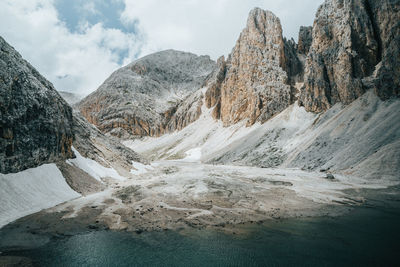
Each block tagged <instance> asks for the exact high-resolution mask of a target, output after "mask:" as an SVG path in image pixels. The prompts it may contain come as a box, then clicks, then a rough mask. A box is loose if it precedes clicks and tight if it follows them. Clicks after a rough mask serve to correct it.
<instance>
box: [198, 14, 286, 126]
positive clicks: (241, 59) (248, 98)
mask: <svg viewBox="0 0 400 267" xmlns="http://www.w3.org/2000/svg"><path fill="white" fill-rule="evenodd" d="M286 60H287V58H286V55H285V43H284V39H283V37H282V27H281V23H280V21H279V19H278V18H277V17H276V16H275V15H274V14H272V13H271V12H269V11H264V10H261V9H259V8H255V9H253V10H252V11H251V12H250V14H249V18H248V21H247V26H246V28H245V29H244V30H243V31H242V33H241V34H240V37H239V40H238V41H237V43H236V46H235V47H234V48H233V50H232V53H231V54H230V56H229V57H228V59H227V61H226V67H225V66H224V64H223V63H222V61H221V64H220V68H219V74H218V75H217V77H219V78H217V79H216V80H215V82H214V83H211V84H209V88H210V89H209V92H207V93H206V103H207V105H208V106H212V104H215V105H217V106H216V108H215V110H214V111H215V112H214V114H215V117H219V116H220V118H221V120H222V121H223V123H224V125H225V126H227V125H231V124H235V123H237V122H239V121H241V120H247V125H252V124H254V123H255V122H256V121H260V122H265V121H266V120H268V119H269V118H271V117H272V116H273V115H275V114H277V113H279V112H280V111H282V110H283V109H285V108H286V107H287V106H288V105H289V104H290V101H291V97H290V93H291V89H290V86H289V85H288V83H289V80H288V76H287V73H286V72H285V71H284V69H283V68H284V67H285V66H286V64H285V62H286ZM223 76H225V77H224V80H223V81H222V82H221V80H222V77H223ZM219 98H220V103H219ZM218 107H219V109H218Z"/></svg>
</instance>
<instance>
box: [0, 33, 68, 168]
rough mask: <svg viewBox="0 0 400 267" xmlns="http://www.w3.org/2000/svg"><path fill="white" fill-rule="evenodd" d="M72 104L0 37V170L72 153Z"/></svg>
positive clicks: (58, 157) (31, 165) (45, 160)
mask: <svg viewBox="0 0 400 267" xmlns="http://www.w3.org/2000/svg"><path fill="white" fill-rule="evenodd" d="M73 139H74V133H73V118H72V108H71V107H70V106H69V105H68V104H67V103H66V102H65V101H64V99H62V98H61V97H60V95H59V94H58V93H57V91H56V90H55V89H54V87H53V85H52V84H51V83H50V82H49V81H47V80H46V79H45V78H43V77H42V76H41V75H40V74H39V72H38V71H37V70H36V69H34V68H33V67H32V66H31V65H30V64H29V63H28V62H27V61H25V60H24V59H23V58H22V57H21V55H20V54H19V53H18V52H17V51H15V50H14V48H13V47H11V46H10V45H9V44H8V43H7V42H6V41H5V40H4V39H3V38H1V37H0V151H1V152H0V172H1V173H9V172H18V171H22V170H24V169H27V168H32V167H36V166H38V165H40V164H43V163H48V162H55V161H58V160H63V159H67V158H70V157H72V156H73V152H72V150H71V146H72V142H73Z"/></svg>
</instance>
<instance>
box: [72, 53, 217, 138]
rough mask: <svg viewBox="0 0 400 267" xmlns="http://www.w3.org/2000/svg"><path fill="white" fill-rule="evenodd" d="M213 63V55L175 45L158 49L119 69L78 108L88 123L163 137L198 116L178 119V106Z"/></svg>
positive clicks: (104, 128) (112, 130) (121, 134)
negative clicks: (200, 53)
mask: <svg viewBox="0 0 400 267" xmlns="http://www.w3.org/2000/svg"><path fill="white" fill-rule="evenodd" d="M214 68H215V62H214V61H212V60H211V59H210V58H209V57H208V56H196V55H194V54H191V53H185V52H179V51H174V50H167V51H162V52H158V53H155V54H152V55H149V56H146V57H144V58H141V59H139V60H137V61H135V62H133V63H131V64H129V65H127V66H126V67H123V68H121V69H119V70H117V71H116V72H114V73H113V74H112V75H111V76H110V77H109V78H108V79H107V80H106V81H105V82H104V83H103V84H102V85H101V86H100V88H99V89H98V90H96V91H95V92H94V93H92V94H90V95H89V96H88V97H86V98H85V99H83V100H82V101H81V102H80V103H79V110H80V111H81V113H82V115H83V116H84V117H85V118H86V119H87V120H88V121H89V122H91V123H93V124H94V125H96V126H97V127H98V128H99V129H100V130H101V131H103V132H105V133H110V134H111V135H115V136H118V137H129V136H132V135H139V136H158V135H161V134H163V133H165V132H168V131H169V130H174V129H176V128H175V127H177V128H181V127H184V126H186V123H189V122H190V121H191V120H192V119H195V117H193V116H189V117H187V116H185V118H176V115H175V111H177V110H178V105H179V104H180V103H181V102H182V101H183V100H184V99H186V98H187V97H188V96H189V95H190V94H191V93H193V92H195V91H196V90H197V89H199V88H200V87H201V86H202V85H203V84H204V82H205V80H206V78H207V77H208V75H210V73H211V72H212V71H213V70H214ZM174 115H175V116H174ZM183 115H184V114H183ZM171 118H174V119H173V121H171V122H170V120H171Z"/></svg>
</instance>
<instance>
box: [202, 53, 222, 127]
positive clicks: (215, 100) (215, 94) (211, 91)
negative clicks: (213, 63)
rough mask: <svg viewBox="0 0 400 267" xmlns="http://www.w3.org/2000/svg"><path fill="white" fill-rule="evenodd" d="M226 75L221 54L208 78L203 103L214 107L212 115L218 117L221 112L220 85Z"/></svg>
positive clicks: (208, 106)
mask: <svg viewBox="0 0 400 267" xmlns="http://www.w3.org/2000/svg"><path fill="white" fill-rule="evenodd" d="M225 77H226V61H225V57H224V56H222V57H220V58H219V59H218V60H217V69H216V71H214V72H213V74H212V75H211V76H210V77H209V78H208V80H207V85H208V89H207V91H206V94H205V105H206V107H207V108H211V107H214V109H213V113H212V115H213V117H214V118H215V119H219V118H220V116H221V114H220V110H221V86H222V83H223V82H224V80H225Z"/></svg>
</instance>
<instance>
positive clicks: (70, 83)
mask: <svg viewBox="0 0 400 267" xmlns="http://www.w3.org/2000/svg"><path fill="white" fill-rule="evenodd" d="M53 4H54V3H53V1H47V0H44V1H41V0H30V1H16V0H10V1H8V0H5V1H1V2H0V34H1V35H2V36H3V37H4V38H5V39H6V41H7V42H9V43H10V44H11V45H13V46H14V47H15V48H16V49H17V50H18V51H19V52H20V53H21V54H22V56H23V57H24V58H25V59H27V60H28V61H29V62H31V63H32V65H34V66H35V67H36V68H37V69H38V70H39V72H41V73H42V74H43V75H44V76H45V77H46V78H47V79H49V80H50V81H51V82H53V84H54V85H55V87H56V88H57V89H58V90H66V91H71V92H75V93H80V94H88V93H90V92H91V91H93V90H95V89H96V88H97V87H98V86H99V85H100V84H101V83H102V82H103V81H104V80H105V79H106V78H107V77H108V76H109V75H110V74H111V72H112V71H114V70H115V69H117V68H119V67H120V66H121V65H120V64H119V63H118V62H119V55H120V52H121V51H123V50H127V51H129V56H130V57H131V58H133V57H134V54H135V53H137V51H138V50H139V45H140V42H138V41H137V40H136V38H137V37H136V36H134V35H133V34H127V33H124V32H122V31H121V30H119V29H106V28H104V27H103V25H102V24H100V23H99V24H95V25H83V26H82V28H81V31H80V32H76V33H71V32H70V31H69V30H68V28H67V27H66V26H65V24H64V23H62V22H61V21H60V20H59V18H58V13H57V10H56V9H55V8H54V5H53Z"/></svg>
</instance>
